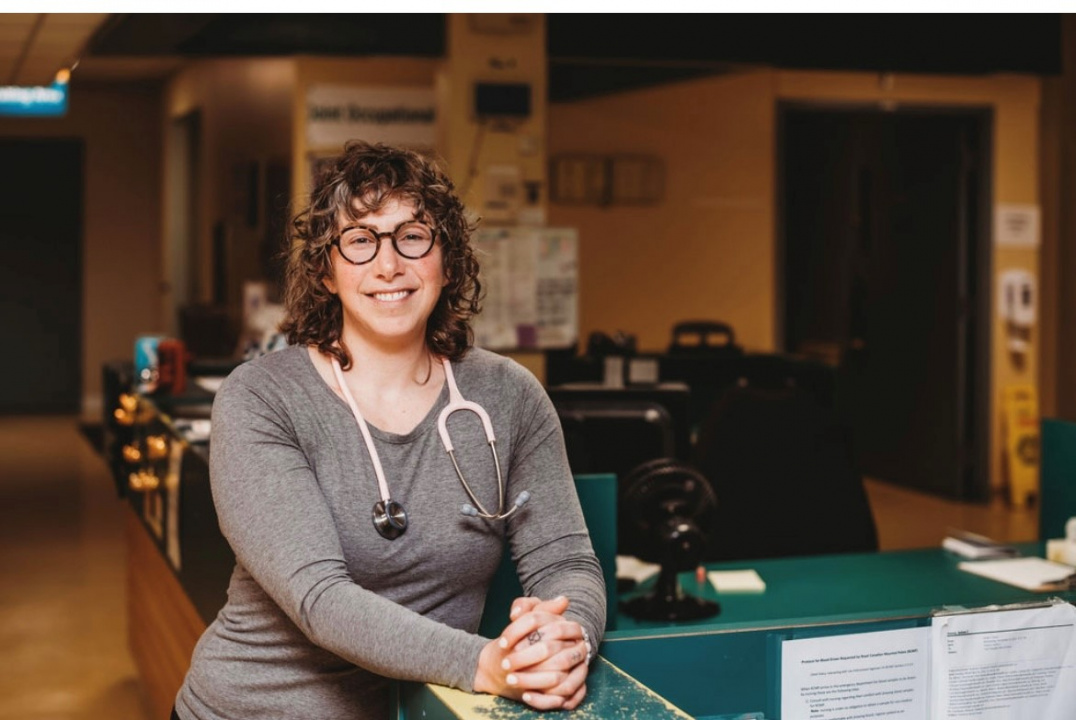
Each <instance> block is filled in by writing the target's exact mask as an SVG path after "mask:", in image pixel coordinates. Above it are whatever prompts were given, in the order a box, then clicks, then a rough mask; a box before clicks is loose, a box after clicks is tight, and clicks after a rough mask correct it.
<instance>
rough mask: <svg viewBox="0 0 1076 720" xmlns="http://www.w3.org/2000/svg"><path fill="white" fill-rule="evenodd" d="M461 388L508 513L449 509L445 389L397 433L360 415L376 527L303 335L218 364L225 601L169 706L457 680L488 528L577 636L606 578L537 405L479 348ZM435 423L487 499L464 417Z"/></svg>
mask: <svg viewBox="0 0 1076 720" xmlns="http://www.w3.org/2000/svg"><path fill="white" fill-rule="evenodd" d="M453 370H454V372H455V377H456V382H457V384H458V385H459V388H460V392H461V393H462V394H463V396H464V398H465V399H467V400H472V401H474V402H477V403H478V404H479V405H481V406H482V407H484V408H485V409H486V411H487V412H488V413H489V415H490V418H491V419H492V422H493V428H494V432H495V434H496V438H497V443H496V447H497V454H498V457H499V458H500V463H501V468H502V471H503V473H504V477H505V481H506V483H507V497H508V498H509V499H511V498H514V497H516V495H517V494H518V493H519V492H520V491H522V490H528V491H529V492H530V494H531V500H530V502H529V503H528V504H527V505H526V506H525V507H524V508H523V509H522V510H520V511H519V512H517V513H516V514H515V515H514V516H512V517H511V518H509V519H508V520H507V521H487V520H482V519H478V518H473V517H467V516H464V515H463V514H462V513H461V512H460V506H461V505H462V504H463V503H464V502H466V501H467V496H466V494H465V492H464V490H463V487H462V486H461V484H460V481H459V479H458V478H457V476H456V472H455V470H454V469H453V466H452V462H451V461H450V460H449V458H448V456H447V453H446V452H445V449H444V447H443V445H442V443H441V439H440V436H439V434H438V432H437V417H438V414H439V413H440V411H441V409H442V408H443V407H444V406H445V405H446V403H447V402H448V389H447V387H445V388H443V389H442V392H441V395H440V397H439V398H438V400H437V402H436V403H435V404H434V406H433V408H432V409H431V410H430V412H429V414H428V415H427V416H426V417H425V418H424V419H423V420H422V421H421V422H420V423H419V424H418V426H417V427H415V429H414V430H412V431H411V432H409V433H407V434H406V435H398V434H394V433H388V432H383V431H380V430H379V429H377V428H376V427H373V426H370V432H371V433H372V435H373V437H374V442H375V443H376V447H377V450H378V453H379V455H380V457H381V462H382V465H383V467H384V471H385V476H386V480H387V482H388V485H389V490H390V493H391V495H392V498H393V499H394V500H397V501H399V502H400V503H402V504H403V506H404V507H405V508H406V510H407V514H408V518H409V526H408V529H407V532H406V533H405V534H404V535H402V536H401V537H399V538H397V539H396V540H393V541H389V540H386V539H384V538H382V537H381V536H380V535H379V534H378V533H377V531H376V530H375V528H374V526H373V522H372V520H371V513H372V508H373V505H374V503H375V502H377V501H378V500H379V499H380V496H379V493H378V488H377V480H376V477H375V475H374V471H373V465H372V464H371V460H370V457H369V454H368V452H367V449H366V446H365V444H364V443H363V441H362V437H361V436H360V434H359V429H358V426H357V425H356V423H355V418H354V416H353V415H352V414H351V411H350V410H349V408H348V406H347V404H346V403H345V402H344V401H343V400H342V399H341V398H339V397H338V396H337V395H336V394H335V393H334V391H333V390H332V389H331V388H330V387H329V386H328V385H326V383H325V382H324V381H323V380H322V378H321V376H320V375H319V374H318V372H317V370H316V369H315V368H314V365H313V363H312V362H311V360H310V357H309V355H308V353H307V350H306V348H305V347H291V348H287V349H285V350H281V351H279V352H276V353H272V354H270V355H266V356H264V357H262V358H259V359H257V360H254V361H251V362H249V363H246V364H244V365H242V366H240V367H239V368H237V369H236V370H235V371H234V372H233V373H232V374H231V375H230V376H229V377H228V379H227V380H226V381H225V382H224V384H223V386H222V387H221V389H220V392H219V393H218V394H217V397H216V399H215V401H214V404H213V424H212V444H211V453H210V472H211V483H212V488H213V498H214V504H215V506H216V510H217V515H218V518H219V521H220V527H221V530H222V531H223V533H224V535H225V537H226V538H227V539H228V542H229V543H230V544H231V546H232V548H233V550H234V551H235V554H236V567H235V570H234V572H233V574H232V579H231V584H230V585H229V588H228V601H227V603H226V604H225V606H224V608H223V609H222V610H221V611H220V613H219V614H218V616H217V618H216V619H215V620H214V622H213V623H212V624H211V625H210V626H209V628H208V629H207V630H206V632H205V634H204V635H203V636H202V638H201V640H200V641H199V643H198V646H197V647H196V649H195V652H194V657H193V658H192V661H191V667H190V670H189V672H188V674H187V678H186V680H185V682H184V684H183V687H182V688H181V689H180V691H179V694H178V696H177V698H176V709H177V712H178V714H179V716H180V717H181V718H183V719H184V720H224V719H225V718H227V719H229V720H241V719H243V718H282V719H283V718H318V720H333V719H335V718H340V719H341V720H344V719H346V720H365V719H367V718H369V719H371V720H372V719H375V718H376V719H377V720H383V719H384V718H387V717H388V714H389V711H388V681H387V680H386V678H398V679H406V680H418V681H426V682H435V683H439V684H444V685H450V686H455V687H459V688H463V689H465V690H469V689H471V683H472V681H473V679H474V674H475V671H476V669H477V666H478V655H479V653H480V651H481V650H482V647H483V646H484V645H485V644H486V642H487V640H486V639H485V638H482V637H480V636H478V635H476V634H474V633H475V631H476V630H477V628H478V624H479V621H480V619H481V614H482V608H483V604H484V601H485V595H486V592H487V589H488V586H489V583H490V580H491V578H492V576H493V573H494V571H495V570H496V568H497V565H498V564H499V562H500V558H501V553H502V547H503V542H504V538H505V535H507V537H508V541H509V547H510V548H511V552H512V557H513V559H514V560H515V561H516V565H517V570H518V573H519V576H520V580H521V582H522V584H523V587H524V589H525V591H526V593H527V594H528V595H531V596H536V597H541V598H546V599H548V598H552V597H555V596H557V595H561V594H563V595H566V596H568V598H569V599H570V601H571V606H570V608H569V610H568V613H567V614H568V615H569V616H570V617H571V618H572V619H574V620H577V621H578V622H579V623H580V624H582V625H583V626H584V627H585V628H586V629H587V631H588V632H589V634H590V637H591V638H592V639H593V640H594V642H595V643H597V642H599V641H600V638H601V633H602V629H603V627H604V624H605V595H604V593H605V588H604V584H603V581H602V575H601V569H600V566H599V565H598V562H597V559H596V558H595V556H594V553H593V550H592V549H591V544H590V539H589V536H588V535H587V531H586V526H585V524H584V522H583V516H582V512H581V511H580V509H579V502H578V499H577V498H576V495H575V490H574V484H573V481H572V477H571V473H570V470H569V468H568V462H567V457H566V455H565V451H564V442H563V438H562V435H561V430H560V423H559V421H558V418H557V415H556V412H555V410H554V408H553V406H552V403H551V402H550V400H549V398H548V396H547V395H546V393H545V391H544V390H543V389H542V387H541V385H540V384H539V383H538V381H537V380H536V379H535V378H534V376H532V375H531V374H530V373H529V372H528V371H526V370H525V369H523V368H522V367H521V366H519V365H518V364H516V363H515V362H513V361H511V360H508V359H505V358H503V357H500V356H498V355H494V354H493V353H489V352H486V351H484V350H480V349H473V350H471V351H470V352H469V353H468V355H467V356H466V357H465V358H464V360H463V361H461V362H459V363H454V364H453ZM448 427H449V430H450V432H451V436H452V442H453V444H454V446H455V452H456V458H457V460H458V461H459V465H460V468H461V470H462V472H463V474H464V477H465V478H467V480H468V482H469V483H470V485H471V488H472V490H473V491H474V492H475V493H476V494H477V495H478V499H479V500H480V501H481V502H482V504H483V505H484V506H485V507H486V508H491V507H492V508H495V507H496V506H497V482H496V471H495V469H494V465H493V458H492V456H491V453H490V449H489V445H488V444H487V442H486V440H485V435H484V433H483V431H482V427H481V423H480V421H479V420H478V418H477V417H476V416H475V415H474V414H473V413H465V412H457V413H454V414H453V415H452V416H450V419H449V422H448Z"/></svg>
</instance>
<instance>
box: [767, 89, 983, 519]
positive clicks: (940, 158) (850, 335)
mask: <svg viewBox="0 0 1076 720" xmlns="http://www.w3.org/2000/svg"><path fill="white" fill-rule="evenodd" d="M991 125H992V121H991V115H990V112H989V110H977V109H973V110H953V111H946V110H944V109H936V108H932V109H930V110H920V109H902V110H895V111H882V110H878V109H829V108H818V107H804V106H795V105H785V106H782V108H781V112H780V127H779V136H780V172H781V179H780V189H779V192H780V213H781V218H780V223H781V236H782V245H781V252H782V255H783V258H782V260H783V262H782V271H783V282H782V287H783V292H784V298H783V303H782V304H783V313H784V315H783V318H782V321H783V322H782V325H783V334H784V347H785V349H786V350H787V351H789V352H808V353H818V352H819V351H820V350H821V351H822V352H823V353H824V354H825V355H826V356H828V357H829V358H830V359H831V360H832V361H833V362H834V363H836V364H837V365H838V368H839V372H838V377H839V390H838V396H839V403H840V407H841V409H842V411H843V412H844V413H845V415H846V418H847V420H848V422H849V424H850V426H851V428H852V429H853V431H854V437H855V445H856V454H857V459H858V461H859V464H860V468H861V470H862V471H863V472H864V473H865V474H866V475H868V476H871V477H876V478H879V479H882V480H887V481H890V482H894V483H898V484H900V485H904V486H907V487H911V488H915V489H919V490H925V491H928V492H931V493H934V494H938V495H942V496H945V497H950V498H954V499H961V500H984V499H986V498H987V497H988V495H989V477H988V468H987V462H986V461H987V446H988V436H987V432H988V425H987V423H988V415H987V408H988V397H989V385H988V378H989V345H988V338H989V325H988V321H989V317H990V313H989V305H988V303H989V283H988V278H989V277H990V275H989V271H990V257H989V222H988V220H989V217H990V214H989V213H990V187H989V182H990V162H989V161H990V145H989V141H990V133H991Z"/></svg>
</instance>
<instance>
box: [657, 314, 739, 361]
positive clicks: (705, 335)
mask: <svg viewBox="0 0 1076 720" xmlns="http://www.w3.org/2000/svg"><path fill="white" fill-rule="evenodd" d="M684 353H688V354H696V353H702V354H709V355H713V354H719V355H728V354H732V355H739V354H742V353H743V350H742V349H741V348H740V347H739V346H737V345H736V334H735V333H733V331H732V326H731V325H728V324H726V323H723V322H717V321H714V320H685V321H683V322H679V323H677V324H676V325H673V330H672V342H671V343H670V344H669V354H670V355H675V354H684Z"/></svg>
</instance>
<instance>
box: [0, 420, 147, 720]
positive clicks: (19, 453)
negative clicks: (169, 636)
mask: <svg viewBox="0 0 1076 720" xmlns="http://www.w3.org/2000/svg"><path fill="white" fill-rule="evenodd" d="M121 509H122V506H121V505H120V503H119V501H118V500H117V498H116V493H115V490H114V489H113V486H112V481H111V478H110V476H109V474H108V472H107V470H106V468H105V465H104V463H103V461H102V460H101V459H100V457H99V456H98V455H97V454H96V453H95V452H94V451H93V449H92V448H91V447H90V445H89V443H88V442H87V441H86V440H85V439H83V437H82V436H81V435H80V433H79V432H78V426H77V423H76V421H75V420H74V419H72V418H55V417H53V418H0V667H2V668H3V671H2V672H0V720H106V719H108V720H149V715H148V712H147V710H146V707H145V704H144V699H143V696H142V691H141V688H140V687H139V684H138V675H137V672H136V669H135V667H134V664H133V662H132V661H131V657H130V655H129V654H128V652H127V624H126V609H125V605H124V603H125V579H124V578H125V575H124V573H125V572H126V558H125V547H124V539H123V525H122V522H121V521H122V519H123V518H122V516H121V514H120V511H121Z"/></svg>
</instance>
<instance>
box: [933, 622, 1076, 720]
mask: <svg viewBox="0 0 1076 720" xmlns="http://www.w3.org/2000/svg"><path fill="white" fill-rule="evenodd" d="M1074 628H1076V607H1073V606H1072V605H1069V604H1067V603H1059V604H1057V605H1053V606H1050V607H1043V608H1034V609H1027V610H1003V611H998V612H977V613H966V614H959V615H944V616H939V617H936V618H934V620H933V623H932V631H933V639H932V653H931V674H932V676H933V677H932V685H931V696H932V706H933V712H932V713H931V715H930V717H931V718H933V719H934V720H1072V718H1074V717H1076V643H1074V642H1073V639H1074Z"/></svg>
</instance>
